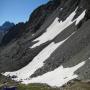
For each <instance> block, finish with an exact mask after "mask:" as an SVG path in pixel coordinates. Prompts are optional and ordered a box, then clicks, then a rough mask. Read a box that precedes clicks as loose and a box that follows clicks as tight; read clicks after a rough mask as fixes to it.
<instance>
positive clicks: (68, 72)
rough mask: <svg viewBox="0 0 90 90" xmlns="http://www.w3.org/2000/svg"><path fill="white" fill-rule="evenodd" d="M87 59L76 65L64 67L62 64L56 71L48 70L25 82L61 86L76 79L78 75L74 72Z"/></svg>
mask: <svg viewBox="0 0 90 90" xmlns="http://www.w3.org/2000/svg"><path fill="white" fill-rule="evenodd" d="M84 64H85V61H83V62H81V63H79V64H78V65H76V66H74V67H69V68H64V67H63V66H62V65H61V66H60V67H59V68H57V69H55V70H54V71H51V72H48V73H46V74H44V75H42V76H38V77H36V78H32V79H31V80H25V81H24V82H23V83H25V84H28V83H45V84H48V85H50V86H56V87H60V86H62V85H64V84H65V83H67V82H68V81H70V80H72V79H75V78H77V77H78V75H76V74H74V72H75V71H76V70H78V69H79V68H80V67H82V66H83V65H84Z"/></svg>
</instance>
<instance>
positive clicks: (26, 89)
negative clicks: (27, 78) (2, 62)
mask: <svg viewBox="0 0 90 90" xmlns="http://www.w3.org/2000/svg"><path fill="white" fill-rule="evenodd" d="M3 82H6V83H7V86H16V87H17V90H90V83H89V82H81V81H71V82H69V83H67V84H66V85H64V86H62V87H60V88H56V87H50V86H48V85H46V84H38V83H34V84H28V85H25V84H21V83H16V82H15V81H12V80H11V79H10V78H6V77H4V76H2V75H0V87H2V86H4V83H3Z"/></svg>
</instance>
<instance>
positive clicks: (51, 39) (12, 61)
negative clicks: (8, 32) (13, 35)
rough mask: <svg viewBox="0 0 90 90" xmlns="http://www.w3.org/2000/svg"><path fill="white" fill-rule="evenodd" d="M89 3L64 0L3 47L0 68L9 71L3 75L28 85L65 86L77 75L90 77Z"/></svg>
mask: <svg viewBox="0 0 90 90" xmlns="http://www.w3.org/2000/svg"><path fill="white" fill-rule="evenodd" d="M57 1H59V0H53V3H55V2H57ZM89 4H90V1H89V0H61V1H60V4H59V5H58V7H57V8H56V9H55V10H54V11H52V14H51V15H49V16H48V15H47V16H48V17H47V18H45V21H44V22H43V23H42V25H41V26H40V27H39V28H38V29H37V28H36V29H35V32H34V33H32V32H30V31H29V32H28V33H24V35H23V36H21V37H20V38H19V39H18V40H16V41H14V42H13V43H9V44H8V45H7V46H6V47H4V49H3V51H2V52H1V53H0V60H1V61H0V68H1V70H0V71H1V72H6V71H9V72H6V73H3V74H4V75H5V76H11V77H12V78H13V79H14V80H16V81H22V83H25V84H28V83H46V84H48V85H50V86H62V85H64V84H65V83H67V82H68V81H70V80H72V79H75V78H77V79H80V80H88V79H90V64H89V63H90V51H89V49H90V20H89V18H90V7H89ZM38 13H39V12H38ZM32 21H33V20H32ZM33 22H34V21H33ZM34 23H35V22H34ZM33 25H34V24H33ZM36 25H37V24H36ZM29 29H30V28H29ZM31 31H32V30H31ZM5 66H7V67H5ZM20 68H21V69H20ZM10 71H12V72H10Z"/></svg>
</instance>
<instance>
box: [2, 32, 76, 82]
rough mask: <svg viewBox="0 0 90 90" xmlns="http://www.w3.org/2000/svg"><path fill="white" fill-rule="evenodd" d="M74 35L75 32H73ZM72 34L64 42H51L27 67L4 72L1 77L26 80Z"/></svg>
mask: <svg viewBox="0 0 90 90" xmlns="http://www.w3.org/2000/svg"><path fill="white" fill-rule="evenodd" d="M74 33H75V32H74ZM74 33H72V34H71V35H70V36H69V37H67V38H66V39H65V40H63V41H61V42H59V43H54V42H52V43H51V44H49V45H48V46H47V47H46V48H44V49H43V50H42V51H41V52H40V53H39V54H38V55H37V56H36V57H35V58H34V59H33V60H32V62H30V63H29V64H28V65H27V66H25V67H23V68H22V69H20V70H18V71H14V72H6V73H4V74H3V75H5V76H8V75H10V76H13V75H15V76H17V78H15V79H14V80H16V81H20V80H21V79H22V80H24V79H25V80H26V79H28V78H29V77H30V76H31V75H32V74H33V73H34V72H35V71H36V70H37V69H39V68H40V67H42V66H43V62H44V61H45V60H46V59H48V58H49V57H50V55H51V54H52V53H53V52H54V51H55V50H56V49H57V48H58V47H59V46H60V45H62V44H63V43H64V42H65V41H66V40H67V39H69V38H70V37H71V36H72V35H73V34H74Z"/></svg>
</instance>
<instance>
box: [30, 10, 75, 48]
mask: <svg viewBox="0 0 90 90" xmlns="http://www.w3.org/2000/svg"><path fill="white" fill-rule="evenodd" d="M75 12H76V10H75V11H74V12H73V13H72V14H71V15H70V16H69V17H68V18H67V19H66V20H65V21H64V22H62V21H61V22H60V23H59V21H58V20H59V18H56V19H55V20H54V22H53V23H52V24H51V25H50V26H49V27H48V28H47V30H46V32H45V33H44V34H42V35H41V36H40V37H38V38H36V39H35V40H34V41H38V42H37V43H36V44H34V45H33V46H32V47H30V48H35V47H36V46H39V45H40V44H42V43H45V42H47V41H50V40H52V39H54V38H55V37H56V36H57V35H58V34H60V33H61V32H62V31H63V30H64V29H65V28H67V27H68V26H69V25H71V24H72V23H73V21H72V19H73V18H74V16H75V14H76V13H75Z"/></svg>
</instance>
